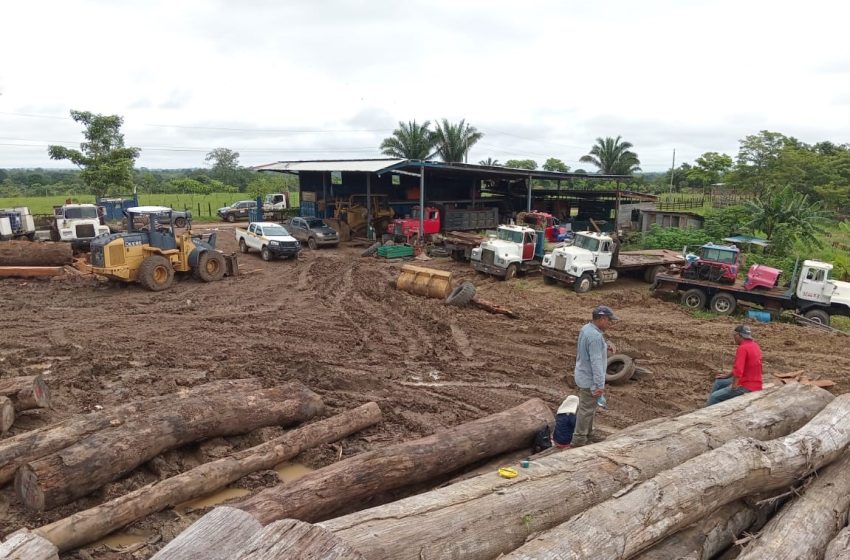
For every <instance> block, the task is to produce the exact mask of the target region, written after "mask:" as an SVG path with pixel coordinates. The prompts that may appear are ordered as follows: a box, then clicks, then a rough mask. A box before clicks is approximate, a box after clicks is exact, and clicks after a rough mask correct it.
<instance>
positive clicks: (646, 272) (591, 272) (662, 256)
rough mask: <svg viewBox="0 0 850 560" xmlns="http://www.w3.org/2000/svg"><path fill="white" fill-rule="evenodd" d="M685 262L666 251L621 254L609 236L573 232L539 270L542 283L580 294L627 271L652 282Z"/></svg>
mask: <svg viewBox="0 0 850 560" xmlns="http://www.w3.org/2000/svg"><path fill="white" fill-rule="evenodd" d="M684 262H685V259H684V257H683V256H682V255H681V254H679V253H676V252H675V251H668V250H666V249H659V250H651V251H628V252H622V253H621V252H620V251H619V244H618V242H617V241H616V240H615V239H614V238H613V237H611V236H610V235H607V234H604V233H596V232H590V231H582V232H579V233H576V235H575V238H574V239H573V244H572V245H570V246H565V247H556V248H555V249H554V250H553V251H552V252H551V253H548V254H546V256H544V257H543V263H542V268H541V270H542V272H543V282H544V283H546V284H555V283H558V282H560V283H562V284H565V285H567V286H572V287H573V289H574V290H575V291H576V292H578V293H580V294H583V293H585V292H587V291H589V290H590V289H591V288H593V287H595V286H601V285H602V284H607V283H609V282H614V281H616V280H617V278H619V277H620V276H622V275H623V274H624V273H627V272H630V273H638V274H640V275H642V276H643V278H644V280H646V281H647V282H649V283H652V282H653V281H655V277H656V276H657V275H658V273H659V272H662V271H664V270H666V269H667V268H668V267H670V266H672V265H682V264H684Z"/></svg>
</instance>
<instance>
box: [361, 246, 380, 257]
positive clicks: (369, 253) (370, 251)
mask: <svg viewBox="0 0 850 560" xmlns="http://www.w3.org/2000/svg"><path fill="white" fill-rule="evenodd" d="M380 246H381V244H380V243H372V244H371V245H370V246H369V248H368V249H366V250H365V251H363V252H362V253H360V256H361V257H371V256H372V255H374V254H375V253H377V252H378V247H380Z"/></svg>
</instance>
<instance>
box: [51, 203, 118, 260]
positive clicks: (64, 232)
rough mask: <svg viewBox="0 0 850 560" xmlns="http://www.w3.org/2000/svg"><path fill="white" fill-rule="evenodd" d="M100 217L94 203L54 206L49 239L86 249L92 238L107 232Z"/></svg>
mask: <svg viewBox="0 0 850 560" xmlns="http://www.w3.org/2000/svg"><path fill="white" fill-rule="evenodd" d="M101 218H102V214H101V211H100V209H99V207H98V206H96V205H94V204H70V203H69V204H63V205H62V206H54V207H53V223H52V224H51V225H50V239H52V240H53V241H66V242H69V243H71V245H72V246H73V247H74V249H88V248H89V246H90V245H91V241H92V239H94V238H95V237H97V236H98V235H103V234H108V233H109V226H106V225H104V224H103V223H102V219H101Z"/></svg>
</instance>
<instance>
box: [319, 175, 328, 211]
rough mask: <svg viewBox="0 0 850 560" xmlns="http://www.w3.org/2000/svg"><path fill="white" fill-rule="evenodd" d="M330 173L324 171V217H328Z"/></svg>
mask: <svg viewBox="0 0 850 560" xmlns="http://www.w3.org/2000/svg"><path fill="white" fill-rule="evenodd" d="M328 173H329V172H328ZM328 173H322V207H323V208H324V210H322V215H321V216H320V217H322V218H327V217H328Z"/></svg>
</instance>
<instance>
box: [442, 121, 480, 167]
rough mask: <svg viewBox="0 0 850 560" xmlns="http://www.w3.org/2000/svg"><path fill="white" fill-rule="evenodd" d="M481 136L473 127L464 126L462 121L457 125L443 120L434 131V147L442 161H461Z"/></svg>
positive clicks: (464, 123)
mask: <svg viewBox="0 0 850 560" xmlns="http://www.w3.org/2000/svg"><path fill="white" fill-rule="evenodd" d="M483 136H484V135H483V134H482V133H480V132H478V130H476V128H475V127H474V126H469V125H468V124H466V122H465V121H464V119H461V120H460V122H459V123H457V124H452V123H450V122H449V121H448V119H443V120H442V122H438V123H437V130H436V131H434V146H435V147H436V148H437V154H438V155H439V156H440V158H442V160H443V161H445V162H455V161H463V160H464V159H465V158H466V155H467V154H468V153H469V148H471V147H472V146H474V145H475V143H476V142H478V141H479V140H481V138H482V137H483Z"/></svg>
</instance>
